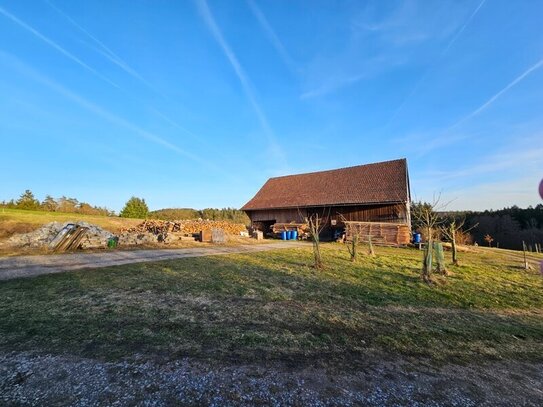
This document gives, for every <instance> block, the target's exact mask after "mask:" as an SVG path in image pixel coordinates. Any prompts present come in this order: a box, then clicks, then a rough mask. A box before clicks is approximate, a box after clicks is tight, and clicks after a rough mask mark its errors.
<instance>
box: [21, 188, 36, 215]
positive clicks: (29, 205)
mask: <svg viewBox="0 0 543 407" xmlns="http://www.w3.org/2000/svg"><path fill="white" fill-rule="evenodd" d="M16 207H17V209H30V210H32V209H39V207H40V202H39V201H38V200H37V199H36V198H35V197H34V194H33V193H32V191H31V190H29V189H27V190H26V191H25V192H23V194H22V195H21V196H20V197H19V199H18V200H17V204H16Z"/></svg>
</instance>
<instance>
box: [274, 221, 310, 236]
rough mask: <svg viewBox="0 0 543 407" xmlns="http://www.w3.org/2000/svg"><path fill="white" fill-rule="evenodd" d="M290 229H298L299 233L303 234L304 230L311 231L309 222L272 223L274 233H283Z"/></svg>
mask: <svg viewBox="0 0 543 407" xmlns="http://www.w3.org/2000/svg"><path fill="white" fill-rule="evenodd" d="M288 230H296V231H298V235H302V234H303V233H304V232H309V225H307V223H274V224H273V225H272V231H273V233H281V232H284V231H288Z"/></svg>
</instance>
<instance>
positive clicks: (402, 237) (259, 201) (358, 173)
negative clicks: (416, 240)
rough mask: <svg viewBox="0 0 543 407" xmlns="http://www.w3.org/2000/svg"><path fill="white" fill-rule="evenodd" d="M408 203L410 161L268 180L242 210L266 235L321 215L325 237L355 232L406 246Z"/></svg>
mask: <svg viewBox="0 0 543 407" xmlns="http://www.w3.org/2000/svg"><path fill="white" fill-rule="evenodd" d="M410 201H411V194H410V190H409V173H408V171H407V160H406V159H399V160H392V161H384V162H379V163H372V164H365V165H357V166H354V167H347V168H340V169H335V170H329V171H319V172H311V173H306V174H296V175H287V176H282V177H274V178H270V179H269V180H268V181H267V182H266V183H265V184H264V186H263V187H262V188H261V189H260V190H259V191H258V192H257V194H256V195H255V196H254V197H253V198H252V199H251V200H250V201H249V202H247V203H246V204H245V205H244V206H243V207H242V208H241V209H242V210H244V211H245V212H246V213H247V215H248V216H249V218H250V219H251V224H252V226H253V228H255V229H257V230H261V231H263V232H264V234H265V235H271V234H272V233H274V232H277V231H278V230H280V229H281V228H284V229H288V228H290V225H292V227H298V225H302V224H304V223H306V222H307V219H308V218H309V217H311V216H312V215H314V214H319V217H320V218H321V219H322V222H323V229H322V233H321V238H324V239H334V238H337V237H339V236H342V235H343V234H344V233H346V235H347V238H349V235H352V233H353V232H354V231H356V233H357V234H359V237H360V238H361V239H362V240H367V238H368V236H371V237H372V241H374V242H376V243H383V244H395V245H402V244H408V243H409V242H410V237H411V233H410V231H411V216H410V211H409V208H410Z"/></svg>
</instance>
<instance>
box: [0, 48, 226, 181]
mask: <svg viewBox="0 0 543 407" xmlns="http://www.w3.org/2000/svg"><path fill="white" fill-rule="evenodd" d="M0 57H1V58H2V59H3V60H4V61H7V62H8V63H10V64H11V65H12V66H13V67H15V68H16V69H17V70H18V71H20V72H21V73H23V74H24V75H26V76H28V77H30V78H31V79H32V80H34V81H36V82H38V83H41V84H42V85H44V86H46V87H48V88H50V89H52V90H54V91H55V92H57V93H59V94H61V95H62V96H64V97H66V98H67V99H69V100H71V101H72V102H74V103H76V104H78V105H79V106H81V107H83V108H84V109H86V110H88V111H90V112H92V113H94V114H96V115H98V116H100V117H102V118H103V119H106V120H107V121H109V122H111V123H113V124H115V125H117V126H119V127H124V128H126V129H127V130H129V131H131V132H133V133H135V134H137V135H139V136H140V137H141V138H143V139H146V140H148V141H151V142H153V143H155V144H158V145H160V146H162V147H164V148H166V149H168V150H170V151H173V152H175V153H177V154H179V155H181V156H183V157H185V158H188V159H190V160H192V161H195V162H198V163H199V164H201V165H204V166H206V167H207V168H210V169H213V170H214V171H220V172H221V173H223V174H224V173H225V172H224V170H223V169H221V168H219V167H217V166H215V165H214V164H213V163H212V162H210V160H208V159H203V158H201V157H200V156H198V155H195V154H192V153H190V152H188V151H186V150H184V149H182V148H181V147H179V146H177V145H175V144H173V143H171V142H170V141H168V140H166V139H164V138H162V137H160V136H158V135H157V134H154V133H151V132H149V131H147V130H145V129H142V128H141V127H139V126H137V125H135V124H133V123H131V122H129V121H128V120H126V119H123V118H122V117H119V116H116V115H115V114H113V113H110V112H108V111H107V110H105V109H104V108H102V107H101V106H99V105H97V104H95V103H93V102H91V101H89V100H87V99H85V98H83V97H81V96H79V95H78V94H76V93H74V92H72V91H71V90H69V89H67V88H66V87H64V86H62V85H61V84H59V83H57V82H55V81H53V80H52V79H49V78H48V77H46V76H44V75H42V74H41V73H39V72H38V71H36V70H35V69H33V68H32V67H30V66H28V65H26V64H25V63H24V62H22V61H21V60H19V59H18V58H17V57H15V56H13V55H11V54H9V53H6V52H4V51H1V50H0ZM226 175H228V176H230V177H231V175H229V174H226Z"/></svg>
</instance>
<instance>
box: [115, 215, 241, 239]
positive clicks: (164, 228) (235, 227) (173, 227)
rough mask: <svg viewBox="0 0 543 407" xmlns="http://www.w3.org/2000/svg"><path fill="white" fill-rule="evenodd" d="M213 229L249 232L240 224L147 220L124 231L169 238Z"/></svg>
mask: <svg viewBox="0 0 543 407" xmlns="http://www.w3.org/2000/svg"><path fill="white" fill-rule="evenodd" d="M212 229H222V230H224V231H225V233H227V234H229V235H239V234H240V233H242V232H246V231H247V227H246V226H245V225H243V224H240V223H230V222H226V221H220V220H200V219H199V220H176V221H164V220H146V221H144V222H142V223H140V224H139V225H137V226H135V227H132V228H128V229H123V230H122V232H127V233H152V234H154V235H162V236H167V235H168V234H169V233H180V234H186V235H192V234H196V233H200V232H201V231H202V230H203V231H211V230H212Z"/></svg>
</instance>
